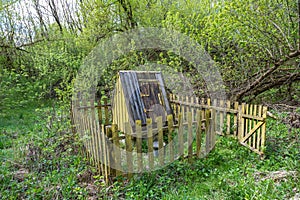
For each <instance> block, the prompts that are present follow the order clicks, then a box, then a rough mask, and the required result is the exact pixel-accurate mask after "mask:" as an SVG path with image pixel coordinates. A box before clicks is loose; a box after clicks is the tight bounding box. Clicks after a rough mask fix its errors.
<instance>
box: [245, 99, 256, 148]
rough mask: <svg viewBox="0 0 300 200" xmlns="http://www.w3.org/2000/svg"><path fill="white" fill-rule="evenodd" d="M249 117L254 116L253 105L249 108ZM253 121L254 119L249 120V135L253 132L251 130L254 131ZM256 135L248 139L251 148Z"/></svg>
mask: <svg viewBox="0 0 300 200" xmlns="http://www.w3.org/2000/svg"><path fill="white" fill-rule="evenodd" d="M248 114H249V115H251V116H252V115H253V105H252V104H250V106H249V113H248ZM253 121H254V119H249V120H248V127H247V129H248V133H249V132H250V131H251V129H252V124H253ZM254 134H255V133H253V134H252V136H251V137H250V138H249V139H248V145H249V146H250V147H251V146H252V143H251V142H252V137H253V135H254Z"/></svg>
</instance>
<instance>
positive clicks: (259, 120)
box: [170, 95, 268, 156]
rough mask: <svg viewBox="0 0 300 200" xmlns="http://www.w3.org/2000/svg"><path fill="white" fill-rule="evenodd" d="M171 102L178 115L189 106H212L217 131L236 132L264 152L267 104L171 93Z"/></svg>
mask: <svg viewBox="0 0 300 200" xmlns="http://www.w3.org/2000/svg"><path fill="white" fill-rule="evenodd" d="M170 102H171V105H172V108H173V110H175V112H174V113H175V115H176V113H177V112H179V111H180V112H182V113H184V112H186V110H192V111H193V110H194V109H196V110H198V109H205V110H211V113H212V118H213V119H214V120H213V123H214V124H213V125H212V127H213V128H214V132H215V133H216V134H218V135H232V136H233V137H235V138H237V139H238V141H239V142H240V143H241V144H242V145H244V146H245V147H248V148H249V149H251V150H252V151H254V152H255V153H257V154H259V155H260V156H262V155H263V154H264V149H265V140H266V118H267V110H268V108H267V107H266V106H262V105H253V104H245V103H242V104H239V103H238V102H234V103H232V102H230V101H226V102H225V101H223V100H217V99H214V100H213V101H210V99H203V98H202V99H199V98H193V97H192V98H191V97H183V96H175V95H171V96H170ZM175 117H176V116H175Z"/></svg>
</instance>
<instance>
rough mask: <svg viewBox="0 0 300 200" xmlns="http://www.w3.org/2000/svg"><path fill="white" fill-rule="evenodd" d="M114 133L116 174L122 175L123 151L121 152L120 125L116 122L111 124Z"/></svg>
mask: <svg viewBox="0 0 300 200" xmlns="http://www.w3.org/2000/svg"><path fill="white" fill-rule="evenodd" d="M111 129H112V133H113V144H114V145H113V151H114V152H113V153H114V164H115V166H114V167H115V168H116V170H115V171H116V176H119V175H121V171H120V170H121V152H120V141H119V140H120V139H119V132H118V126H117V125H116V124H112V126H111Z"/></svg>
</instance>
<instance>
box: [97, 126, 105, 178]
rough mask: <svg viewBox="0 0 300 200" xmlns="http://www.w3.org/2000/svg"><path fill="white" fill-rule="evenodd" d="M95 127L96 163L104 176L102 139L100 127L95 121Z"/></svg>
mask: <svg viewBox="0 0 300 200" xmlns="http://www.w3.org/2000/svg"><path fill="white" fill-rule="evenodd" d="M95 127H96V134H97V146H98V159H99V160H98V161H99V163H98V165H99V166H100V170H101V175H102V176H104V175H105V171H104V166H103V164H104V162H103V161H104V160H103V146H102V139H101V131H102V130H101V128H100V125H99V123H96V122H95Z"/></svg>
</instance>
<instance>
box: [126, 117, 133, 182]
mask: <svg viewBox="0 0 300 200" xmlns="http://www.w3.org/2000/svg"><path fill="white" fill-rule="evenodd" d="M125 135H126V136H125V145H126V160H127V168H128V174H127V176H128V178H131V177H132V172H133V163H132V132H131V126H130V123H129V122H125Z"/></svg>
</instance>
